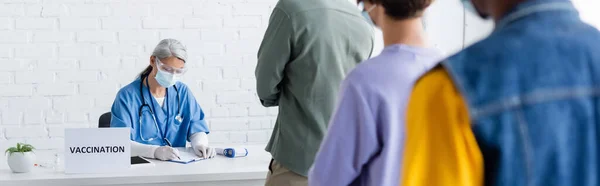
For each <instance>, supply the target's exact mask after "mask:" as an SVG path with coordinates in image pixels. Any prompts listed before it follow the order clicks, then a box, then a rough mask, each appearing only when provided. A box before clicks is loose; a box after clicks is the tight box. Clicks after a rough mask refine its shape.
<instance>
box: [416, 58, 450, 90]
mask: <svg viewBox="0 0 600 186" xmlns="http://www.w3.org/2000/svg"><path fill="white" fill-rule="evenodd" d="M448 90H455V88H454V83H453V82H452V78H451V76H450V74H449V73H448V71H446V69H444V68H443V67H442V66H441V65H438V66H436V67H434V68H433V69H431V70H430V71H429V72H427V73H425V74H423V76H421V77H420V78H419V80H417V82H416V83H415V86H414V89H413V96H415V95H417V96H428V95H429V96H436V95H437V94H443V93H445V92H447V91H448Z"/></svg>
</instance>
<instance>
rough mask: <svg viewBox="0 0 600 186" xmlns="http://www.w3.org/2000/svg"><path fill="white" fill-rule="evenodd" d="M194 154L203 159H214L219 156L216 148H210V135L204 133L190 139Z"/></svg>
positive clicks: (196, 134) (194, 135)
mask: <svg viewBox="0 0 600 186" xmlns="http://www.w3.org/2000/svg"><path fill="white" fill-rule="evenodd" d="M190 142H191V144H192V148H193V149H194V153H195V154H196V155H197V156H198V157H201V158H214V157H215V156H216V155H217V151H215V148H212V147H209V146H208V135H206V133H204V132H198V133H195V134H193V135H192V137H191V138H190Z"/></svg>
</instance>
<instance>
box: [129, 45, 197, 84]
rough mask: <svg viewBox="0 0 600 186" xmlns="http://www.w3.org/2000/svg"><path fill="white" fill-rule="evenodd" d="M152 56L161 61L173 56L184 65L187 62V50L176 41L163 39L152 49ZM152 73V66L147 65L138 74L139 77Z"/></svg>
mask: <svg viewBox="0 0 600 186" xmlns="http://www.w3.org/2000/svg"><path fill="white" fill-rule="evenodd" d="M152 56H154V57H156V58H158V59H160V60H162V59H165V58H168V57H171V56H174V57H176V58H178V59H180V60H182V61H183V62H184V63H185V62H186V61H187V57H188V56H187V49H186V48H185V46H183V44H181V42H179V41H177V40H176V39H163V40H162V41H160V42H159V43H158V45H156V48H154V52H152ZM150 72H152V66H150V65H148V67H146V69H144V71H142V73H140V75H139V76H140V77H144V76H147V75H148V74H150Z"/></svg>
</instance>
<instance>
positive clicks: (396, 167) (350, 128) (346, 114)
mask: <svg viewBox="0 0 600 186" xmlns="http://www.w3.org/2000/svg"><path fill="white" fill-rule="evenodd" d="M432 1H433V0H359V1H358V4H359V6H362V8H363V16H364V17H365V18H366V19H367V21H368V22H371V23H372V24H373V25H374V26H377V27H379V28H380V29H381V30H382V32H383V40H384V45H385V48H384V49H383V51H382V52H381V54H380V55H379V56H377V57H374V58H372V59H369V60H366V61H365V62H363V63H361V64H360V65H358V67H357V68H356V69H354V70H353V71H352V72H351V73H350V74H349V75H348V76H347V77H346V79H345V80H344V82H343V84H342V88H341V91H340V97H339V98H338V99H339V100H338V106H337V110H336V111H335V113H334V115H333V116H332V118H331V121H330V123H329V131H328V133H327V136H326V137H325V140H324V141H323V143H322V144H321V148H320V150H319V152H318V153H317V157H316V160H315V163H314V164H313V167H312V168H311V170H310V173H309V176H308V179H309V185H315V186H320V185H323V186H329V185H336V186H338V185H373V186H376V185H398V184H399V177H400V169H401V167H400V166H401V160H402V149H403V141H404V118H405V116H404V114H405V109H406V105H407V99H408V96H409V95H410V93H411V89H412V85H413V83H414V81H415V80H416V79H417V78H419V77H420V76H421V75H422V74H423V73H425V72H426V71H427V70H429V69H430V68H432V67H433V66H434V65H435V64H436V62H437V61H439V60H440V59H441V58H442V57H443V56H442V55H441V52H439V51H438V50H436V49H434V48H431V47H429V46H428V45H427V44H426V39H425V36H424V30H423V26H422V16H423V12H424V11H425V9H426V8H427V7H429V5H430V4H431V3H432ZM365 37H370V36H365Z"/></svg>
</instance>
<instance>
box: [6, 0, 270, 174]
mask: <svg viewBox="0 0 600 186" xmlns="http://www.w3.org/2000/svg"><path fill="white" fill-rule="evenodd" d="M276 1H277V0H263V1H256V2H255V1H254V0H215V1H197V0H178V1H162V0H122V1H116V0H51V1H43V2H42V1H40V0H9V1H0V64H1V66H2V67H1V68H0V150H1V151H4V149H6V147H8V146H10V145H14V144H15V143H17V142H27V143H31V144H33V145H35V146H36V147H37V148H38V149H39V153H38V155H43V156H44V157H43V158H42V160H52V159H53V156H58V155H57V154H62V148H63V145H64V139H63V137H64V129H65V128H77V127H84V128H85V127H96V126H97V125H98V124H97V122H98V117H99V116H100V115H101V114H103V113H105V112H108V111H110V107H111V105H112V102H113V100H114V96H115V93H116V92H117V91H118V89H119V88H120V87H122V86H125V85H127V84H129V83H130V82H131V81H132V80H133V79H134V77H135V76H136V75H137V73H139V72H140V71H141V70H143V68H144V67H145V66H146V65H148V62H149V61H148V59H149V57H150V54H151V52H152V50H153V49H154V46H155V45H156V44H157V43H158V41H160V39H163V38H175V39H179V40H181V41H182V42H183V43H184V44H185V45H187V46H188V51H189V56H190V61H189V62H188V64H187V65H188V67H189V68H190V69H189V71H188V73H187V74H186V76H185V77H184V82H185V83H186V84H187V85H188V86H189V87H190V89H191V90H192V91H193V93H194V96H195V97H196V98H197V100H198V102H199V103H200V105H201V107H202V108H203V110H204V112H205V113H206V116H207V117H206V119H207V120H208V123H209V124H210V127H211V129H212V131H213V132H211V134H210V135H209V136H210V141H211V143H215V144H229V143H242V144H243V143H265V142H266V140H267V139H268V137H269V135H270V132H271V129H272V126H273V123H272V122H274V119H275V116H274V113H270V112H269V111H268V109H265V108H263V107H262V106H261V105H260V104H259V102H258V100H257V97H256V95H255V93H254V92H255V91H254V90H253V89H254V86H255V80H254V75H253V72H254V65H255V63H256V62H255V61H253V63H249V64H245V63H244V61H243V60H244V57H243V56H252V57H253V58H255V56H256V52H257V49H258V46H259V45H260V42H259V41H258V40H257V39H256V38H262V37H263V33H264V30H265V29H266V25H267V23H266V22H265V20H268V18H269V15H270V13H271V10H272V9H273V6H274V4H275V3H276ZM249 40H250V41H249ZM238 52H241V53H238ZM241 65H244V66H241ZM246 71H249V72H246ZM4 158H5V156H0V162H2V163H0V169H2V168H4V167H3V166H5V163H3V162H5V159H4Z"/></svg>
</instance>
